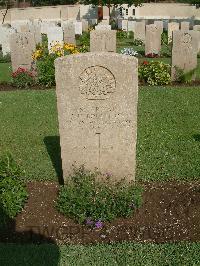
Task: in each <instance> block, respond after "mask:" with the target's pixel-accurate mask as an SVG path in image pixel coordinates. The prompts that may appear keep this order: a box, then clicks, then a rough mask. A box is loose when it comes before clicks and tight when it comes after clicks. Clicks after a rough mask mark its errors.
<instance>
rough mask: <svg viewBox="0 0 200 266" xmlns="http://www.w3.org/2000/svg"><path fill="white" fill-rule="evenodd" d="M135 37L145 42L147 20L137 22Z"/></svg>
mask: <svg viewBox="0 0 200 266" xmlns="http://www.w3.org/2000/svg"><path fill="white" fill-rule="evenodd" d="M134 38H135V40H136V39H137V40H141V41H143V42H145V21H140V22H136V23H135V33H134Z"/></svg>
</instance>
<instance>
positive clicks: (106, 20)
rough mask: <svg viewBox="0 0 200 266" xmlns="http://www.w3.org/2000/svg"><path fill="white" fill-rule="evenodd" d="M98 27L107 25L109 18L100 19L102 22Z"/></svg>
mask: <svg viewBox="0 0 200 266" xmlns="http://www.w3.org/2000/svg"><path fill="white" fill-rule="evenodd" d="M99 25H109V18H107V19H106V18H105V19H102V21H100V22H99Z"/></svg>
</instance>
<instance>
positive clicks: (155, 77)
mask: <svg viewBox="0 0 200 266" xmlns="http://www.w3.org/2000/svg"><path fill="white" fill-rule="evenodd" d="M170 71H171V67H170V65H168V64H165V63H163V62H160V61H151V62H149V61H144V62H143V63H142V64H141V65H140V66H139V71H138V72H139V79H140V81H141V82H145V83H147V84H149V85H167V84H169V83H170V82H171V75H170Z"/></svg>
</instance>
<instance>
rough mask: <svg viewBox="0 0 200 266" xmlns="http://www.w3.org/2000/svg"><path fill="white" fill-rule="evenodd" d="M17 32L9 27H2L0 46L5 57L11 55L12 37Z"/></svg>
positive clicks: (0, 30)
mask: <svg viewBox="0 0 200 266" xmlns="http://www.w3.org/2000/svg"><path fill="white" fill-rule="evenodd" d="M15 32H16V30H14V29H13V28H11V27H10V26H9V25H1V26H0V44H1V46H2V52H3V55H6V54H8V53H10V35H11V34H12V33H15Z"/></svg>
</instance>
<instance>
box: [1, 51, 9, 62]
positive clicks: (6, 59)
mask: <svg viewBox="0 0 200 266" xmlns="http://www.w3.org/2000/svg"><path fill="white" fill-rule="evenodd" d="M10 62H11V57H10V53H7V54H6V55H3V53H2V52H0V63H10Z"/></svg>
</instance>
